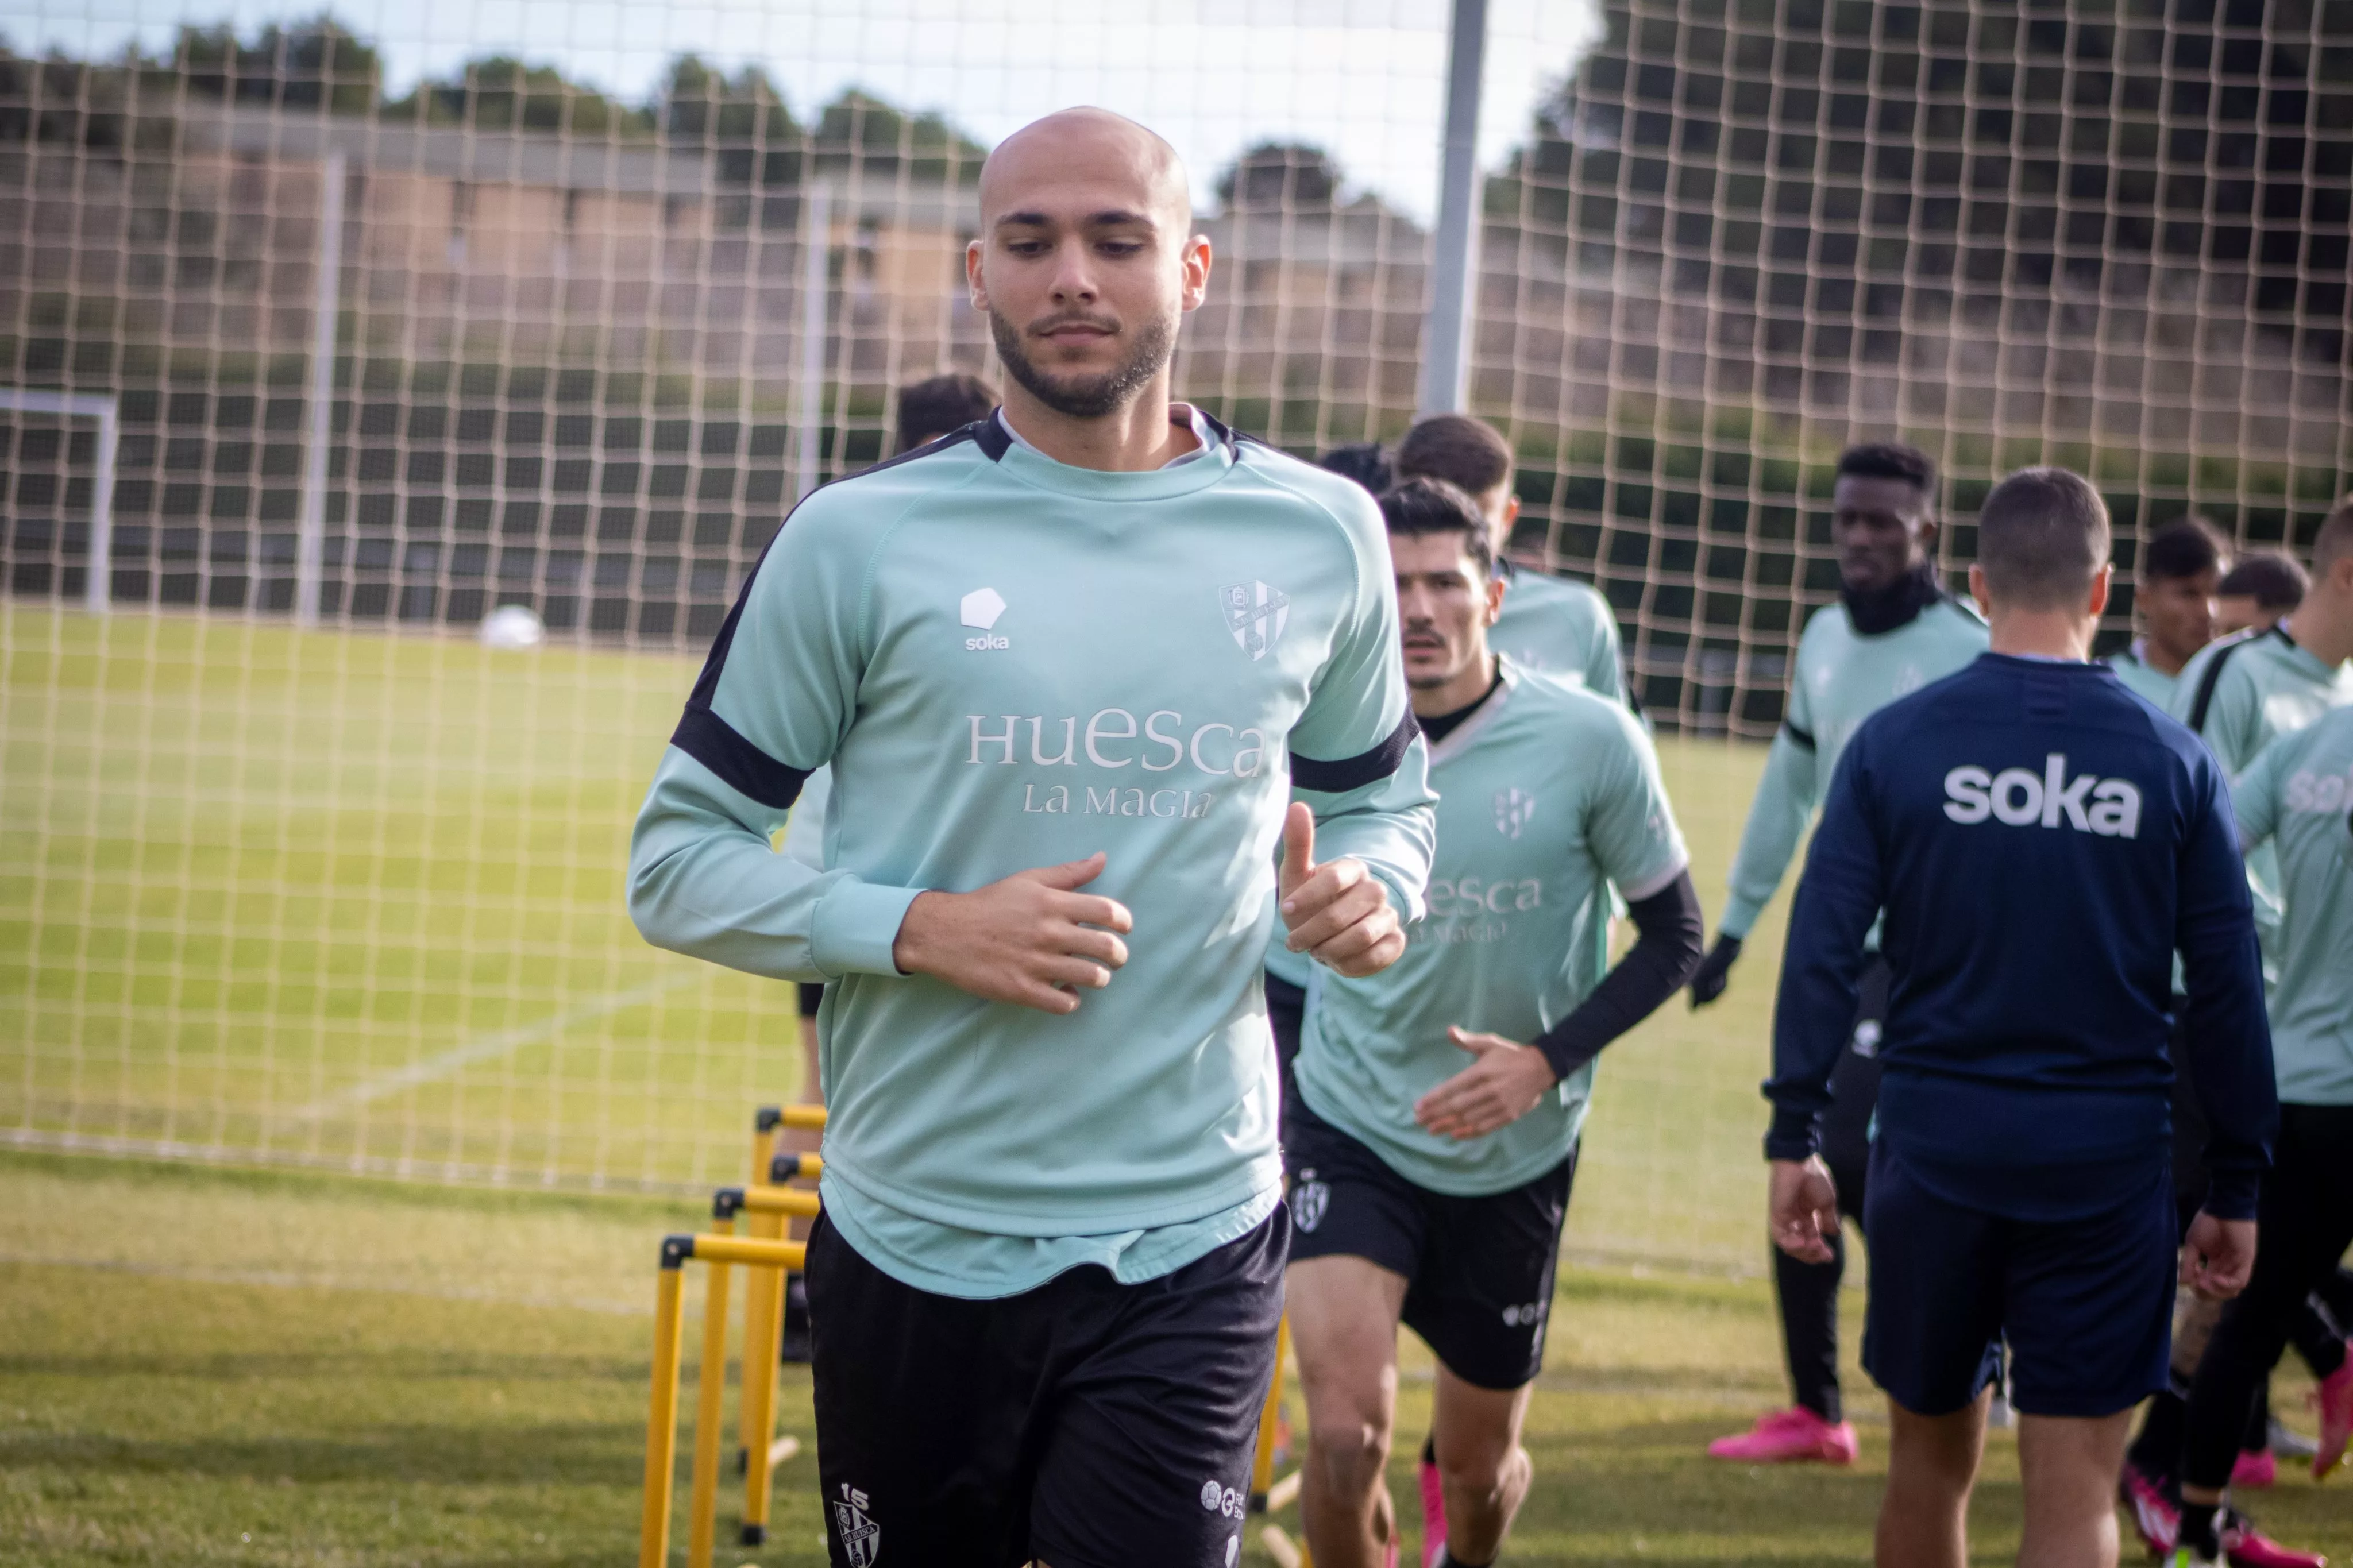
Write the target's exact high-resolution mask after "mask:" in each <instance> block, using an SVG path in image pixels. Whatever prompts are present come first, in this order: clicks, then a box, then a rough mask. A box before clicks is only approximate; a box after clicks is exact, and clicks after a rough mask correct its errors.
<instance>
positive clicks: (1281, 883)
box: [1277, 801, 1405, 980]
mask: <svg viewBox="0 0 2353 1568" xmlns="http://www.w3.org/2000/svg"><path fill="white" fill-rule="evenodd" d="M1277 886H1278V889H1279V891H1278V894H1277V897H1278V898H1279V900H1281V904H1282V923H1283V925H1284V927H1285V928H1286V929H1287V930H1288V931H1290V933H1291V934H1290V935H1289V936H1288V937H1286V938H1285V939H1284V941H1283V945H1284V946H1285V947H1288V948H1289V949H1290V950H1291V951H1292V952H1303V953H1306V954H1308V955H1309V956H1310V957H1312V958H1314V960H1315V962H1316V963H1321V964H1323V965H1324V967H1325V968H1327V969H1330V970H1333V971H1335V972H1336V973H1341V974H1345V975H1347V976H1349V977H1350V978H1352V979H1357V980H1361V979H1363V978H1364V977H1365V976H1366V975H1367V974H1378V973H1380V972H1381V971H1382V970H1384V969H1387V968H1388V966H1389V965H1390V964H1392V963H1396V962H1397V961H1398V955H1399V954H1400V953H1402V952H1405V930H1404V928H1403V927H1401V926H1400V925H1398V917H1397V911H1396V910H1393V909H1391V908H1389V894H1388V889H1387V888H1385V887H1383V886H1382V885H1381V879H1379V878H1377V877H1376V876H1374V875H1373V874H1372V873H1371V872H1370V871H1367V870H1366V869H1365V863H1364V862H1363V861H1362V860H1356V859H1345V858H1344V859H1339V860H1327V861H1325V862H1324V864H1323V865H1321V866H1318V865H1317V864H1316V863H1315V814H1314V812H1312V811H1310V810H1309V809H1308V808H1307V805H1306V803H1304V802H1303V801H1293V802H1292V803H1291V813H1290V815H1289V816H1286V817H1285V818H1284V819H1283V824H1282V871H1281V873H1280V875H1279V877H1278V879H1277Z"/></svg>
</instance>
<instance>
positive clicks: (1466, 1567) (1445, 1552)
mask: <svg viewBox="0 0 2353 1568" xmlns="http://www.w3.org/2000/svg"><path fill="white" fill-rule="evenodd" d="M1494 1563H1495V1560H1494V1559H1493V1558H1492V1557H1490V1558H1488V1559H1487V1561H1486V1562H1484V1563H1465V1562H1463V1561H1462V1559H1461V1558H1460V1557H1457V1556H1455V1555H1454V1549H1453V1548H1452V1547H1451V1546H1441V1547H1440V1548H1439V1549H1438V1561H1437V1563H1434V1564H1433V1565H1432V1568H1494Z"/></svg>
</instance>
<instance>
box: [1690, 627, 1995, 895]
mask: <svg viewBox="0 0 2353 1568" xmlns="http://www.w3.org/2000/svg"><path fill="white" fill-rule="evenodd" d="M1988 638H1989V634H1988V632H1987V630H1986V624H1985V622H1984V620H1983V619H1981V618H1980V617H1979V616H1978V613H1977V611H1976V610H1974V609H1972V608H1970V607H1969V606H1968V605H1964V604H1962V603H1961V602H1960V601H1959V600H1958V599H1956V598H1953V597H1952V596H1951V595H1946V596H1945V597H1943V598H1940V599H1938V600H1936V602H1935V603H1933V604H1931V605H1928V606H1927V607H1926V608H1925V609H1923V610H1922V611H1921V612H1920V613H1919V614H1918V615H1916V616H1913V617H1912V618H1911V619H1910V620H1908V621H1906V622H1905V623H1904V624H1903V625H1902V626H1897V627H1896V628H1894V630H1893V631H1886V632H1881V633H1879V634H1878V635H1877V636H1875V637H1865V636H1863V635H1862V633H1860V632H1858V631H1856V630H1855V629H1854V622H1853V620H1852V618H1851V617H1850V616H1848V614H1847V608H1846V605H1844V604H1829V605H1823V606H1822V607H1821V608H1820V609H1819V610H1816V611H1815V612H1814V614H1813V618H1812V619H1810V620H1809V621H1808V622H1807V623H1806V630H1805V635H1804V636H1802V637H1799V639H1798V659H1797V664H1796V667H1795V668H1794V670H1793V672H1792V677H1791V679H1790V681H1789V705H1788V710H1787V714H1786V716H1785V717H1784V718H1783V720H1782V721H1781V731H1780V733H1778V734H1777V735H1775V736H1774V737H1773V749H1772V751H1771V752H1770V753H1769V754H1767V757H1766V759H1765V776H1764V777H1763V778H1762V779H1760V780H1759V781H1758V782H1757V795H1756V798H1755V799H1754V800H1752V801H1750V802H1749V805H1748V822H1747V825H1746V826H1744V827H1743V828H1742V829H1741V830H1740V849H1739V852H1738V853H1737V854H1736V855H1735V856H1734V857H1733V860H1732V897H1731V898H1730V899H1729V900H1726V901H1725V906H1724V914H1723V917H1722V918H1721V919H1720V920H1718V921H1716V931H1717V932H1718V934H1720V935H1723V936H1730V937H1742V938H1745V937H1746V936H1747V935H1748V933H1749V931H1751V930H1753V929H1754V928H1755V926H1756V924H1757V916H1758V915H1759V914H1762V913H1763V912H1764V910H1765V906H1766V905H1767V903H1769V902H1771V901H1772V898H1773V890H1774V889H1776V888H1778V887H1779V886H1780V885H1781V877H1782V874H1783V873H1784V872H1786V871H1788V868H1789V859H1790V858H1791V857H1792V856H1794V855H1795V854H1797V852H1798V840H1799V839H1800V838H1802V837H1805V832H1806V828H1807V826H1808V825H1809V824H1810V823H1811V822H1812V821H1813V818H1814V805H1815V803H1816V802H1818V801H1820V799H1821V797H1822V794H1823V792H1824V791H1825V790H1826V789H1827V788H1828V787H1829V785H1830V782H1831V773H1833V772H1834V771H1836V769H1837V767H1838V760H1839V757H1840V756H1841V754H1842V753H1843V752H1845V751H1846V743H1847V742H1848V741H1849V740H1851V739H1852V737H1853V735H1854V732H1855V731H1856V729H1857V728H1859V727H1860V726H1861V725H1862V721H1864V720H1865V719H1868V718H1870V717H1871V716H1872V715H1873V713H1876V712H1877V711H1879V710H1881V709H1882V708H1884V707H1886V706H1887V705H1888V704H1889V703H1890V702H1893V701H1894V700H1896V699H1897V698H1899V697H1903V696H1905V695H1908V694H1909V693H1911V692H1914V691H1917V690H1919V689H1920V688H1922V687H1924V686H1926V685H1927V684H1928V683H1929V682H1930V681H1932V680H1942V679H1944V678H1945V677H1946V676H1948V675H1950V674H1952V673H1953V672H1954V671H1955V670H1957V669H1959V668H1962V667H1964V666H1965V665H1968V664H1970V663H1972V662H1973V661H1975V659H1976V658H1977V657H1978V655H1979V654H1981V653H1983V652H1985V650H1986V645H1987V641H1988Z"/></svg>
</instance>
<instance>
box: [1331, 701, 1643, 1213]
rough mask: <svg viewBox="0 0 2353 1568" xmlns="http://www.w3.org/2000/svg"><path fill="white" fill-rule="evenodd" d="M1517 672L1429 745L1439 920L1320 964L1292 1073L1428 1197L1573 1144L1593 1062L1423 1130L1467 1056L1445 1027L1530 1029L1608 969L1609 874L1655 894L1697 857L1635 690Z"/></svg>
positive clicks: (1500, 1187) (1520, 1035)
mask: <svg viewBox="0 0 2353 1568" xmlns="http://www.w3.org/2000/svg"><path fill="white" fill-rule="evenodd" d="M1502 671H1503V686H1502V688H1501V689H1498V690H1496V691H1495V692H1494V693H1493V695H1491V696H1490V697H1489V698H1488V699H1487V700H1486V701H1485V702H1483V703H1482V704H1481V705H1480V706H1479V708H1478V709H1477V710H1475V711H1474V712H1472V714H1471V716H1470V717H1469V718H1467V719H1465V720H1463V721H1462V722H1461V724H1460V725H1459V726H1458V727H1457V728H1455V729H1454V730H1453V731H1451V732H1450V733H1449V734H1448V735H1447V736H1446V738H1445V739H1444V740H1442V741H1440V742H1439V743H1438V744H1437V745H1435V746H1433V747H1431V748H1430V784H1432V785H1433V786H1434V787H1435V788H1436V789H1437V791H1438V858H1437V860H1436V862H1435V864H1434V865H1433V866H1432V868H1431V875H1430V917H1429V919H1427V920H1425V921H1423V922H1422V923H1421V925H1420V927H1419V929H1417V930H1416V931H1414V933H1413V940H1412V942H1410V943H1409V945H1408V947H1407V948H1406V952H1405V956H1404V957H1402V958H1400V959H1398V962H1397V963H1393V964H1391V965H1390V966H1389V967H1388V968H1387V969H1385V970H1383V971H1381V973H1378V974H1375V975H1370V976H1367V977H1366V978H1365V979H1362V980H1351V979H1348V978H1347V977H1345V976H1344V975H1339V974H1335V973H1329V972H1328V971H1324V970H1322V969H1321V968H1320V967H1319V969H1318V971H1317V973H1316V975H1315V978H1314V982H1313V983H1312V984H1310V985H1309V986H1308V998H1309V1000H1308V1005H1307V1018H1306V1023H1305V1026H1304V1027H1303V1029H1302V1030H1301V1035H1300V1047H1299V1060H1298V1063H1297V1066H1296V1067H1295V1068H1294V1069H1293V1070H1294V1072H1295V1073H1296V1074H1297V1077H1298V1080H1299V1092H1300V1093H1301V1095H1302V1096H1303V1097H1304V1098H1305V1099H1306V1101H1307V1103H1308V1106H1309V1107H1310V1108H1311V1109H1312V1110H1314V1112H1315V1114H1316V1115H1318V1116H1321V1117H1323V1118H1324V1120H1325V1121H1329V1122H1331V1123H1332V1124H1333V1125H1334V1126H1335V1127H1338V1128H1340V1129H1341V1130H1342V1131H1345V1132H1347V1133H1348V1134H1349V1135H1350V1136H1352V1137H1354V1138H1356V1140H1358V1141H1359V1142H1363V1143H1364V1144H1366V1146H1368V1147H1369V1148H1370V1149H1371V1150H1372V1151H1373V1152H1374V1153H1376V1154H1377V1155H1379V1156H1380V1158H1381V1159H1382V1161H1383V1162H1384V1163H1387V1164H1388V1165H1389V1166H1390V1167H1391V1168H1392V1169H1394V1170H1395V1171H1397V1173H1398V1174H1400V1175H1402V1176H1404V1177H1405V1178H1406V1180H1408V1181H1409V1182H1412V1183H1414V1184H1416V1185H1418V1186H1422V1187H1427V1188H1429V1189H1430V1190H1431V1191H1432V1192H1440V1193H1449V1194H1457V1195H1477V1194H1487V1193H1500V1192H1507V1191H1509V1190H1510V1189H1511V1188H1514V1187H1516V1186H1520V1185H1522V1184H1525V1183H1527V1182H1531V1181H1534V1180H1535V1178H1536V1177H1537V1176H1539V1175H1542V1174H1543V1173H1545V1172H1546V1171H1548V1170H1550V1169H1552V1168H1553V1167H1554V1166H1555V1165H1557V1164H1559V1163H1561V1161H1563V1160H1565V1159H1567V1157H1568V1152H1569V1151H1570V1150H1571V1149H1572V1148H1574V1147H1575V1146H1576V1143H1577V1133H1578V1131H1579V1130H1580V1129H1581V1128H1582V1127H1583V1126H1584V1123H1585V1108H1586V1102H1587V1100H1588V1097H1589V1096H1590V1094H1591V1092H1592V1087H1593V1065H1594V1064H1593V1063H1591V1062H1588V1063H1586V1064H1585V1065H1584V1066H1583V1067H1581V1068H1578V1069H1577V1071H1576V1072H1574V1073H1571V1074H1570V1075H1569V1076H1568V1077H1567V1079H1563V1080H1562V1081H1561V1083H1560V1085H1559V1087H1558V1088H1556V1089H1554V1090H1553V1092H1551V1093H1549V1094H1547V1095H1546V1096H1545V1097H1544V1098H1543V1099H1542V1100H1538V1101H1537V1102H1536V1105H1535V1109H1534V1110H1530V1111H1529V1112H1528V1113H1527V1114H1526V1115H1525V1116H1523V1117H1521V1118H1520V1119H1519V1120H1518V1121H1514V1122H1513V1123H1511V1125H1509V1126H1507V1127H1503V1128H1499V1129H1497V1130H1496V1131H1493V1132H1490V1133H1488V1134H1487V1135H1486V1136H1485V1137H1483V1138H1472V1139H1467V1140H1457V1139H1453V1138H1444V1137H1440V1136H1439V1135H1437V1134H1435V1133H1432V1132H1429V1131H1424V1130H1423V1129H1422V1128H1421V1127H1420V1126H1419V1125H1418V1124H1416V1122H1415V1121H1414V1119H1413V1107H1414V1102H1415V1101H1416V1100H1419V1099H1420V1098H1421V1097H1422V1096H1423V1095H1424V1094H1427V1093H1428V1092H1429V1091H1430V1089H1435V1088H1436V1087H1437V1086H1438V1085H1439V1084H1440V1083H1442V1082H1444V1081H1445V1080H1446V1079H1450V1078H1452V1077H1453V1076H1454V1075H1455V1074H1456V1073H1459V1072H1461V1071H1462V1070H1463V1069H1464V1068H1468V1067H1469V1066H1470V1065H1471V1063H1472V1059H1473V1058H1472V1056H1471V1054H1470V1053H1469V1052H1467V1051H1465V1050H1463V1049H1462V1048H1461V1047H1458V1046H1456V1045H1455V1044H1454V1043H1453V1042H1452V1041H1451V1040H1449V1039H1448V1038H1447V1037H1446V1030H1447V1026H1449V1025H1455V1024H1459V1025H1461V1026H1462V1027H1463V1028H1465V1029H1470V1030H1473V1031H1483V1032H1487V1033H1493V1034H1497V1035H1502V1036H1503V1037H1505V1038H1506V1039H1512V1040H1517V1041H1520V1042H1522V1043H1523V1044H1525V1043H1527V1042H1529V1041H1532V1040H1534V1039H1535V1037H1537V1036H1539V1035H1541V1034H1543V1033H1544V1032H1545V1031H1546V1029H1549V1028H1551V1027H1552V1026H1554V1025H1555V1024H1557V1023H1559V1022H1560V1021H1561V1020H1562V1019H1563V1018H1566V1017H1567V1016H1568V1015H1569V1014H1570V1013H1572V1012H1574V1011H1575V1010H1576V1008H1577V1004H1579V1003H1581V1002H1583V1001H1584V1000H1585V998H1586V996H1587V994H1588V993H1590V992H1591V991H1592V990H1593V988H1594V986H1595V985H1597V984H1599V983H1600V980H1601V976H1602V974H1603V973H1605V972H1606V971H1607V970H1608V968H1609V915H1610V904H1609V889H1610V886H1611V885H1612V884H1615V885H1616V887H1617V889H1618V890H1619V891H1620V893H1622V894H1623V895H1624V896H1625V897H1626V899H1627V900H1629V901H1640V900H1643V899H1646V898H1649V897H1651V895H1652V894H1654V893H1656V892H1658V891H1659V890H1660V889H1662V888H1665V887H1666V886H1667V885H1668V884H1670V883H1672V881H1673V880H1674V879H1676V878H1677V877H1679V876H1681V875H1682V874H1683V869H1684V868H1685V867H1686V866H1687V865H1688V864H1689V863H1690V857H1689V856H1688V855H1687V854H1686V853H1685V852H1684V849H1683V835H1682V833H1681V832H1680V831H1679V830H1678V829H1677V828H1676V826H1675V817H1674V810H1673V808H1672V806H1671V805H1669V804H1668V802H1667V792H1666V787H1665V785H1664V784H1662V783H1661V782H1660V778H1659V759H1658V754H1657V752H1654V751H1653V750H1652V749H1651V740H1650V737H1649V736H1648V735H1646V734H1644V733H1643V731H1642V726H1641V722H1640V721H1637V720H1636V719H1635V718H1634V716H1633V715H1632V714H1631V713H1630V712H1628V711H1627V710H1626V708H1625V706H1624V705H1623V704H1621V703H1618V702H1613V701H1610V700H1606V699H1604V698H1601V697H1598V696H1596V695H1594V694H1593V693H1592V692H1590V691H1588V690H1586V689H1584V688H1583V687H1581V686H1579V685H1577V684H1575V683H1573V682H1569V681H1562V680H1556V679H1552V678H1549V677H1546V676H1543V675H1536V674H1533V673H1530V672H1528V671H1525V670H1523V669H1521V668H1518V667H1517V666H1516V665H1514V664H1513V663H1512V661H1511V660H1509V659H1508V658H1507V659H1505V660H1504V661H1503V665H1502Z"/></svg>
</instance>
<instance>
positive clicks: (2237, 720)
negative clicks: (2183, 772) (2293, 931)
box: [2168, 626, 2353, 968]
mask: <svg viewBox="0 0 2353 1568" xmlns="http://www.w3.org/2000/svg"><path fill="white" fill-rule="evenodd" d="M2348 702H2353V662H2348V663H2345V664H2340V665H2338V666H2337V668H2334V669H2331V668H2329V667H2328V666H2327V665H2325V664H2323V663H2321V662H2320V659H2319V658H2318V657H2317V656H2316V655H2315V654H2313V653H2312V652H2311V651H2310V650H2309V649H2307V648H2306V647H2302V646H2300V645H2299V644H2298V643H2297V642H2296V640H2295V637H2291V636H2290V635H2289V634H2288V631H2287V629H2286V628H2285V627H2284V626H2273V627H2270V628H2269V629H2267V630H2264V631H2251V632H2241V633H2239V634H2238V635H2237V636H2235V637H2223V638H2221V639H2220V640H2219V641H2215V642H2211V643H2208V644H2207V645H2206V646H2205V647H2202V648H2200V649H2199V650H2198V653H2197V655H2196V656H2195V657H2194V658H2191V659H2190V661H2189V663H2188V664H2185V665H2183V666H2182V667H2181V679H2180V680H2179V682H2177V683H2176V684H2175V686H2174V689H2173V704H2172V706H2171V708H2170V709H2169V710H2168V711H2169V712H2171V714H2172V715H2173V717H2175V718H2176V719H2179V720H2180V721H2182V722H2183V723H2185V724H2187V725H2189V727H2190V728H2191V729H2192V730H2195V731H2197V732H2198V738H2199V739H2200V740H2202V741H2204V742H2206V749H2207V750H2208V751H2210V752H2213V753H2214V760H2215V761H2216V762H2219V763H2221V764H2222V771H2223V772H2224V773H2228V774H2230V775H2231V776H2232V777H2233V778H2236V777H2237V776H2238V775H2239V773H2242V771H2244V770H2245V769H2246V768H2247V767H2248V766H2250V765H2251V764H2252V763H2253V762H2254V760H2255V759H2256V758H2257V757H2259V756H2261V755H2262V754H2263V750H2264V748H2265V747H2267V746H2269V745H2270V744H2271V743H2272V742H2274V741H2276V740H2277V739H2279V738H2280V737H2281V736H2282V735H2291V734H2294V733H2295V731H2298V730H2301V729H2303V728H2305V727H2306V725H2308V724H2311V723H2312V722H2314V721H2316V720H2317V719H2318V718H2319V717H2320V716H2321V715H2322V714H2324V713H2326V712H2327V711H2328V710H2330V709H2332V708H2337V707H2341V706H2343V705H2344V704H2346V703H2348ZM2279 882H2280V868H2279V861H2278V857H2277V856H2276V854H2275V853H2274V850H2273V848H2272V847H2271V846H2270V845H2268V844H2259V845H2256V846H2254V847H2252V848H2251V849H2249V850H2248V852H2247V885H2248V887H2249V888H2250V889H2252V890H2253V893H2254V899H2255V931H2256V932H2257V934H2259V935H2260V936H2261V937H2262V938H2263V963H2264V965H2265V966H2266V967H2267V968H2268V967H2269V965H2270V964H2271V963H2272V961H2273V960H2272V951H2273V949H2274V947H2275V946H2276V945H2277V943H2276V942H2275V940H2274V938H2275V931H2276V928H2277V926H2278V924H2279V918H2280V891H2279Z"/></svg>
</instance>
